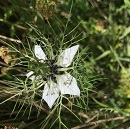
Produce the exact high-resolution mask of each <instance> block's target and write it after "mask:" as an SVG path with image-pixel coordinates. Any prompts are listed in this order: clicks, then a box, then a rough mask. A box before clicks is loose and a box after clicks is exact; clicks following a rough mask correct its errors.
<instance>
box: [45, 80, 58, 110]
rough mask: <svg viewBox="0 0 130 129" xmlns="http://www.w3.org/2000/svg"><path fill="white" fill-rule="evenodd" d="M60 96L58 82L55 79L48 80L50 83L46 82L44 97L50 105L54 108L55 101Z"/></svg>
mask: <svg viewBox="0 0 130 129" xmlns="http://www.w3.org/2000/svg"><path fill="white" fill-rule="evenodd" d="M58 97H59V89H58V87H57V84H56V83H55V82H53V81H51V80H50V81H48V83H46V84H45V86H44V90H43V95H42V98H43V99H44V100H45V101H46V103H47V104H48V106H49V107H50V108H52V106H53V104H54V102H55V101H56V99H57V98H58Z"/></svg>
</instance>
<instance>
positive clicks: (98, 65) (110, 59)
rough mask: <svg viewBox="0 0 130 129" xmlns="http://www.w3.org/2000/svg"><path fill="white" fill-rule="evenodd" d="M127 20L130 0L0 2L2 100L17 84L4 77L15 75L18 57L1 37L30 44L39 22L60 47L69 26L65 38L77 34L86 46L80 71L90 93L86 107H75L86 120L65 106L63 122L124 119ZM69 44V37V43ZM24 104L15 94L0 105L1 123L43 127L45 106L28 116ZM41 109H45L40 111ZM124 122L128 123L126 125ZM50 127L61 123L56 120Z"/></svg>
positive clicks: (129, 75) (128, 107) (129, 65)
mask: <svg viewBox="0 0 130 129" xmlns="http://www.w3.org/2000/svg"><path fill="white" fill-rule="evenodd" d="M71 8H72V9H71ZM67 21H68V24H66V23H67ZM129 23H130V1H129V0H118V1H117V0H73V1H71V0H37V1H36V0H4V1H0V101H1V102H3V101H4V100H6V99H7V98H9V97H10V95H11V93H7V92H5V90H6V89H7V88H8V85H13V84H10V83H5V81H4V80H9V81H12V79H13V75H14V74H16V73H17V72H16V71H13V70H11V69H9V68H8V67H9V66H11V65H13V64H14V63H15V58H17V56H18V55H16V54H15V53H9V52H8V51H9V50H8V49H9V48H8V47H7V46H6V45H5V44H3V42H2V41H3V40H4V41H6V42H9V43H11V44H14V45H16V46H17V47H19V46H20V44H21V42H23V43H24V44H25V46H26V43H27V37H31V36H38V35H37V34H36V33H35V32H34V31H33V29H32V26H35V27H37V28H38V30H39V31H40V32H41V33H42V34H43V35H45V36H46V38H47V39H49V41H50V42H51V43H52V46H53V47H54V49H55V50H57V48H58V45H59V42H60V38H61V37H62V35H63V33H64V30H66V33H69V32H71V34H69V35H67V37H65V41H66V42H67V41H69V40H70V39H72V38H74V41H75V42H78V44H79V45H80V51H81V52H82V51H83V49H84V48H85V47H88V50H87V53H86V54H84V55H83V58H82V62H83V66H82V67H81V68H79V71H80V72H81V74H82V75H83V77H84V78H83V82H84V84H85V85H87V83H88V82H89V83H90V84H88V87H89V88H88V89H89V90H88V94H87V95H86V96H87V98H88V99H87V103H88V105H87V107H86V109H84V110H83V109H80V110H79V109H77V108H76V109H74V112H75V114H76V115H77V116H78V117H79V118H80V119H81V121H82V122H80V121H79V120H77V119H76V118H75V116H73V115H72V114H71V113H69V112H67V111H65V110H63V111H62V114H63V116H62V118H63V121H64V123H65V125H66V126H67V127H68V128H72V129H79V128H91V129H94V128H97V129H111V128H114V127H115V126H117V125H119V124H121V123H123V122H125V121H126V120H128V119H129V115H130V25H129ZM66 25H67V27H66ZM76 35H78V36H76ZM38 38H40V37H38ZM81 39H82V40H81ZM30 42H31V40H30ZM53 42H54V43H55V45H53ZM70 43H71V41H70V42H68V45H69V44H70ZM85 57H86V58H85ZM82 68H85V70H83V69H82ZM3 82H4V83H3ZM6 82H7V81H6ZM10 90H11V89H10ZM16 103H19V104H18V105H16ZM21 103H22V102H18V101H17V98H15V97H14V98H12V99H10V100H9V101H7V102H5V103H2V104H1V105H0V126H1V127H4V126H9V125H11V126H14V127H18V128H19V129H23V128H25V129H39V128H40V127H41V122H43V120H44V119H45V118H46V116H47V115H48V114H49V109H48V108H47V106H45V107H42V106H41V105H38V104H37V103H35V102H34V103H35V104H34V103H33V106H32V109H31V114H30V117H28V116H29V112H30V111H29V110H30V108H28V109H26V108H27V107H28V105H29V103H25V104H24V105H23V108H22V109H21V110H20V105H21ZM15 105H16V107H15V110H14V106H15ZM37 108H39V109H40V110H41V112H40V114H39V115H38V116H37V114H38V113H37ZM25 109H26V112H25V113H24V110H25ZM13 110H14V111H13ZM19 110H20V113H19ZM12 111H13V112H12ZM23 113H24V115H23ZM17 114H18V115H17ZM16 116H17V117H16ZM55 116H56V114H53V115H52V116H51V118H50V119H48V120H47V121H46V124H45V128H49V127H50V126H51V124H52V123H53V120H54V117H55ZM94 122H97V124H96V125H95V124H94ZM122 126H124V128H128V126H126V125H125V124H124V125H122ZM42 128H44V127H42ZM52 128H58V123H55V124H54V126H53V127H52ZM62 128H64V127H62Z"/></svg>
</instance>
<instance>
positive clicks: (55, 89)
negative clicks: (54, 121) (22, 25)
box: [26, 45, 80, 108]
mask: <svg viewBox="0 0 130 129" xmlns="http://www.w3.org/2000/svg"><path fill="white" fill-rule="evenodd" d="M78 48H79V45H76V46H73V47H71V48H67V49H66V50H64V51H62V53H60V55H59V56H58V60H57V62H56V66H60V67H62V68H66V67H68V66H70V65H71V63H72V61H73V58H74V56H75V54H76V52H77V50H78ZM34 53H35V56H36V57H37V58H38V59H39V60H40V62H44V61H46V60H47V57H46V55H45V53H44V52H43V50H42V49H41V47H40V46H39V45H35V47H34ZM32 74H34V72H33V71H30V72H29V73H27V74H26V76H27V77H29V78H30V79H31V80H34V78H35V75H32ZM55 79H56V82H54V81H53V79H52V78H51V77H50V78H48V79H47V82H46V84H45V86H44V90H43V96H42V98H43V99H44V100H45V101H46V103H47V104H48V106H49V107H50V108H52V106H53V104H54V102H55V101H56V99H57V98H58V97H59V94H60V93H61V94H70V95H76V96H80V89H79V88H78V85H77V81H76V79H75V78H74V77H73V76H71V75H70V74H69V73H65V74H62V75H59V74H55Z"/></svg>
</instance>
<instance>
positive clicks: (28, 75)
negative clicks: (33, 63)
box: [26, 71, 35, 80]
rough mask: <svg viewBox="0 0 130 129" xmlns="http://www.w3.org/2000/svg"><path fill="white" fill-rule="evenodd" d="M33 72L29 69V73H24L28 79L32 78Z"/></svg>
mask: <svg viewBox="0 0 130 129" xmlns="http://www.w3.org/2000/svg"><path fill="white" fill-rule="evenodd" d="M33 73H34V72H33V71H30V72H29V73H27V74H26V76H27V77H29V79H31V80H34V78H35V76H34V75H33V76H31V75H32V74H33Z"/></svg>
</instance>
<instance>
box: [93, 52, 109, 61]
mask: <svg viewBox="0 0 130 129" xmlns="http://www.w3.org/2000/svg"><path fill="white" fill-rule="evenodd" d="M110 53H111V51H109V50H107V51H105V52H104V53H102V54H101V55H100V56H99V57H97V58H96V60H100V59H102V58H104V57H106V56H107V55H109V54H110Z"/></svg>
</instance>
